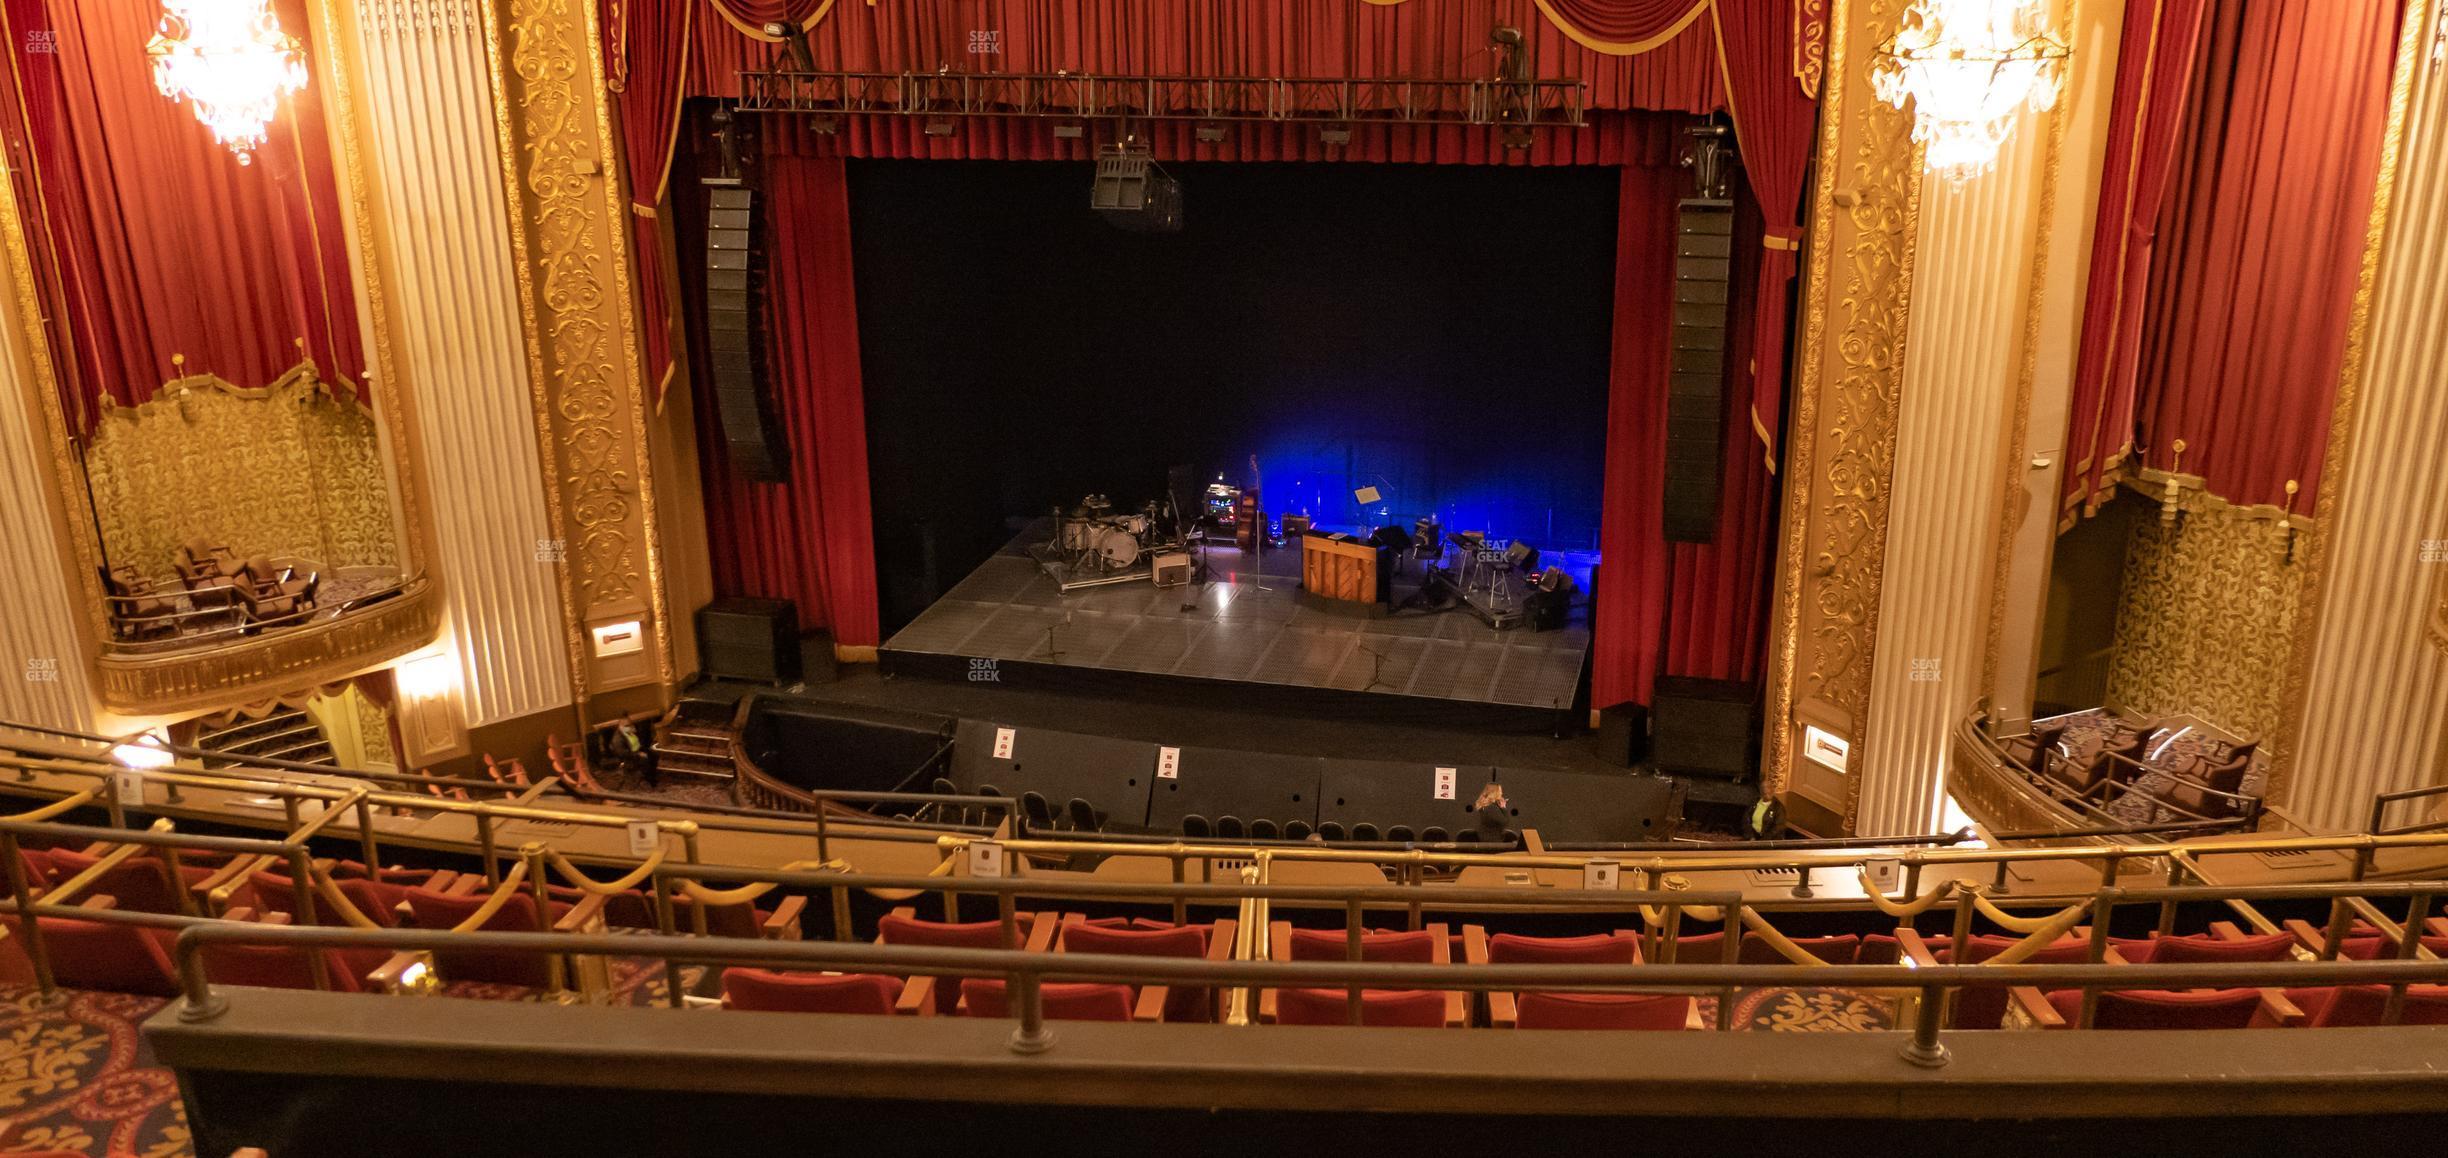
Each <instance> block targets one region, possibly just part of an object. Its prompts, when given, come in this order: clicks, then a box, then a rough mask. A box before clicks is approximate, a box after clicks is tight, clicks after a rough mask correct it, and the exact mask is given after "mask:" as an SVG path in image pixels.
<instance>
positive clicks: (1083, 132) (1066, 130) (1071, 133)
mask: <svg viewBox="0 0 2448 1158" xmlns="http://www.w3.org/2000/svg"><path fill="white" fill-rule="evenodd" d="M1087 135H1088V126H1086V125H1083V124H1081V123H1079V122H1078V121H1065V122H1059V123H1057V124H1056V125H1055V126H1054V139H1055V140H1057V141H1076V140H1078V139H1080V138H1081V137H1084V136H1087Z"/></svg>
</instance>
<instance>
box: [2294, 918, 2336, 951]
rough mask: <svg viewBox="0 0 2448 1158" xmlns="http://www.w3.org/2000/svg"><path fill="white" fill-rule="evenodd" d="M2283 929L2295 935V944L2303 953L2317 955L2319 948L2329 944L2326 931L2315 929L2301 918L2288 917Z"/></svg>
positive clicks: (2310, 923)
mask: <svg viewBox="0 0 2448 1158" xmlns="http://www.w3.org/2000/svg"><path fill="white" fill-rule="evenodd" d="M2284 927H2285V929H2286V931H2287V932H2289V933H2293V934H2295V944H2296V945H2298V946H2300V947H2301V948H2302V949H2303V950H2304V951H2305V952H2308V953H2312V954H2315V955H2318V954H2319V953H2320V951H2321V946H2323V945H2326V944H2328V943H2329V932H2328V930H2326V929H2322V928H2319V927H2316V926H2314V925H2313V924H2312V922H2310V921H2307V920H2304V919H2303V918H2302V917H2288V918H2287V919H2286V921H2285V922H2284Z"/></svg>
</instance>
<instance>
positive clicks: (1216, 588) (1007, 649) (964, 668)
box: [880, 522, 1590, 731]
mask: <svg viewBox="0 0 2448 1158" xmlns="http://www.w3.org/2000/svg"><path fill="white" fill-rule="evenodd" d="M1048 529H1049V524H1047V523H1045V522H1040V523H1039V524H1038V525H1037V526H1035V527H1032V528H1031V529H1030V530H1028V531H1025V532H1023V533H1022V534H1021V536H1020V537H1019V538H1016V539H1014V540H1013V541H1012V542H1011V544H1010V545H1008V546H1006V547H1005V548H1004V549H1003V550H1002V551H1001V552H999V553H997V554H996V555H995V556H994V557H992V558H990V559H988V560H987V561H986V563H985V565H984V566H981V567H980V568H978V569H977V570H976V571H974V572H972V573H971V574H970V575H969V577H968V578H966V579H964V580H962V581H961V583H960V585H959V586H957V587H954V588H953V589H952V591H951V592H950V593H949V594H947V595H945V596H944V597H943V598H942V599H940V600H937V601H936V602H935V604H934V605H933V606H932V607H929V608H928V609H927V610H926V611H925V612H923V613H921V614H920V615H919V616H918V618H917V619H915V620H913V621H912V622H911V623H910V624H909V626H907V627H904V628H902V629H901V630H900V631H899V632H896V633H895V634H894V635H893V637H892V638H891V639H889V640H886V641H885V643H884V646H883V648H882V649H881V653H880V657H881V660H882V663H883V666H884V669H885V670H886V671H887V672H890V673H893V674H896V675H923V676H933V677H938V678H943V679H950V680H957V681H961V682H964V683H986V684H1005V685H1015V686H1026V687H1032V688H1051V687H1069V688H1076V689H1081V690H1088V691H1097V692H1106V693H1114V694H1128V695H1142V694H1144V693H1147V692H1150V691H1151V690H1154V689H1162V691H1163V692H1164V693H1166V694H1168V695H1169V697H1170V698H1172V699H1174V700H1177V701H1187V702H1197V701H1198V700H1199V699H1201V698H1212V699H1217V700H1226V699H1229V700H1234V701H1236V702H1240V703H1243V704H1245V705H1250V706H1258V707H1267V708H1273V709H1276V710H1280V711H1292V712H1301V713H1303V714H1312V715H1327V716H1332V717H1337V718H1342V719H1348V720H1355V721H1356V720H1363V719H1377V720H1410V721H1435V722H1445V723H1453V724H1460V725H1466V726H1476V727H1480V728H1488V729H1499V730H1513V731H1553V730H1555V729H1557V728H1558V727H1559V726H1566V725H1568V724H1569V717H1570V716H1571V715H1572V711H1573V708H1574V706H1575V702H1576V699H1577V698H1578V696H1579V692H1580V688H1581V686H1582V676H1583V668H1584V666H1585V664H1586V663H1587V660H1588V656H1589V644H1590V637H1589V629H1588V627H1587V626H1586V617H1585V616H1582V615H1580V614H1579V612H1578V609H1576V614H1575V617H1574V621H1573V622H1572V623H1571V624H1570V625H1569V626H1567V627H1565V628H1563V629H1562V630H1557V631H1532V630H1529V629H1528V628H1527V627H1517V628H1514V629H1511V630H1505V631H1499V630H1496V629H1495V628H1492V627H1490V626H1488V625H1487V624H1486V623H1484V622H1482V621H1481V620H1479V619H1478V618H1476V617H1474V616H1472V615H1471V614H1469V613H1468V612H1466V611H1461V610H1451V611H1441V612H1439V611H1426V610H1412V611H1404V612H1395V613H1390V614H1384V615H1378V616H1367V615H1360V614H1353V613H1350V612H1346V611H1339V610H1329V609H1325V608H1321V607H1316V606H1308V605H1305V604H1304V601H1303V600H1302V599H1301V598H1300V597H1299V588H1300V557H1299V549H1298V547H1297V546H1287V547H1285V548H1282V549H1270V550H1268V551H1266V552H1265V553H1264V556H1263V560H1262V561H1256V560H1252V559H1251V558H1250V557H1249V555H1248V554H1247V553H1245V552H1242V551H1240V550H1239V549H1237V548H1233V547H1229V546H1210V547H1207V548H1205V549H1204V550H1205V554H1206V561H1207V567H1208V574H1209V576H1210V578H1209V579H1208V580H1207V581H1204V582H1199V583H1194V584H1191V585H1188V586H1182V587H1172V588H1158V587H1156V586H1154V585H1153V584H1152V583H1150V582H1148V581H1147V580H1145V579H1141V580H1137V581H1133V582H1128V583H1117V584H1112V585H1108V586H1100V587H1091V588H1087V589H1085V590H1077V591H1072V592H1067V593H1066V592H1064V591H1062V590H1061V588H1060V587H1059V586H1058V585H1057V584H1056V582H1055V581H1054V580H1053V579H1052V578H1051V577H1050V576H1048V575H1047V574H1046V572H1045V571H1044V569H1042V568H1041V567H1040V566H1039V565H1038V564H1037V562H1036V560H1035V559H1033V558H1032V557H1030V555H1029V554H1028V553H1027V550H1026V547H1027V544H1029V543H1031V542H1036V541H1042V540H1043V538H1044V537H1045V536H1046V534H1047V533H1048ZM1254 563H1256V564H1258V565H1256V566H1253V564H1254ZM1418 580H1419V564H1418V563H1416V562H1410V563H1406V564H1404V565H1403V566H1402V567H1401V568H1399V569H1398V570H1397V574H1396V577H1395V580H1394V587H1395V601H1396V602H1397V603H1399V602H1401V600H1402V599H1403V598H1404V597H1406V596H1407V595H1408V594H1409V593H1410V592H1411V590H1412V589H1413V587H1414V585H1416V583H1417V582H1418Z"/></svg>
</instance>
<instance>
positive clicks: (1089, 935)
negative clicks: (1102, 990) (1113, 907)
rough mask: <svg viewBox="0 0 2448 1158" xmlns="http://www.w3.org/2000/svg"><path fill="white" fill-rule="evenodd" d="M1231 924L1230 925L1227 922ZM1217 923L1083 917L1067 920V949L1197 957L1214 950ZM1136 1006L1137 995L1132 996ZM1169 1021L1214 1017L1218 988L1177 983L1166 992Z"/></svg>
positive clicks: (1064, 944)
mask: <svg viewBox="0 0 2448 1158" xmlns="http://www.w3.org/2000/svg"><path fill="white" fill-rule="evenodd" d="M1227 927H1229V926H1227ZM1216 928H1217V927H1216V926H1214V925H1167V924H1158V923H1155V922H1142V921H1131V922H1121V921H1081V922H1074V923H1070V924H1066V925H1064V926H1063V931H1062V950H1063V952H1066V953H1106V954H1112V955H1115V956H1120V957H1178V958H1188V959H1192V960H1197V959H1200V958H1205V957H1208V956H1210V955H1212V954H1213V952H1214V951H1215V949H1217V948H1218V946H1217V945H1216V943H1215V938H1216V935H1217V933H1216ZM1133 1004H1134V1008H1135V1007H1136V995H1134V998H1133ZM1163 1016H1164V1020H1166V1021H1213V1020H1215V991H1214V990H1212V989H1209V988H1207V987H1205V986H1174V987H1171V988H1168V989H1167V990H1166V991H1165V995H1164V1008H1163Z"/></svg>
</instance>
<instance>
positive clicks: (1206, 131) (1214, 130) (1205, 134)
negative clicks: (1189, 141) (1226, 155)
mask: <svg viewBox="0 0 2448 1158" xmlns="http://www.w3.org/2000/svg"><path fill="white" fill-rule="evenodd" d="M1198 139H1199V140H1202V141H1205V142H1206V143H1208V144H1210V145H1214V144H1221V143H1222V142H1223V140H1224V126H1222V125H1218V124H1203V125H1200V126H1199V127H1198Z"/></svg>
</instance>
